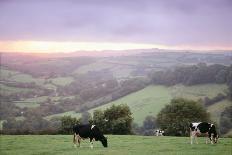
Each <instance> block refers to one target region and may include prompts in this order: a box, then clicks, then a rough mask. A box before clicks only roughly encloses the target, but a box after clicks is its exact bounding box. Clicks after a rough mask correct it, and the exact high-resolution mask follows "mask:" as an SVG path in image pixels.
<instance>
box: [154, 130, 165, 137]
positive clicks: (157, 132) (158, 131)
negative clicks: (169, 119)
mask: <svg viewBox="0 0 232 155" xmlns="http://www.w3.org/2000/svg"><path fill="white" fill-rule="evenodd" d="M163 134H164V130H160V129H157V130H155V135H156V136H163Z"/></svg>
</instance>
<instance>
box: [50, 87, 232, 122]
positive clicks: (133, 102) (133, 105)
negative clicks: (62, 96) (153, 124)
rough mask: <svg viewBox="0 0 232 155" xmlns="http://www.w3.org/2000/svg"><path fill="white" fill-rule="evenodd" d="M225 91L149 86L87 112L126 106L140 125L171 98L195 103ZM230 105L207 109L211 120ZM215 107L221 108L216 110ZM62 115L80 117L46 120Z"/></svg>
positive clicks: (219, 88)
mask: <svg viewBox="0 0 232 155" xmlns="http://www.w3.org/2000/svg"><path fill="white" fill-rule="evenodd" d="M226 90H227V86H226V85H223V84H222V85H220V84H206V85H197V86H183V85H175V86H172V87H165V86H161V85H151V86H148V87H146V88H144V89H142V90H139V91H137V92H134V93H131V94H129V95H127V96H124V97H122V98H120V99H118V100H115V101H113V102H110V103H107V104H105V105H102V106H99V107H97V108H93V109H91V110H89V112H90V113H91V114H92V113H93V111H94V110H97V109H106V108H108V107H110V106H111V105H113V104H115V105H119V104H127V105H128V106H129V107H130V109H131V111H132V113H133V117H134V121H135V122H136V123H138V124H140V125H141V124H142V122H143V120H144V118H145V117H146V116H147V115H153V116H156V115H157V113H158V112H159V111H160V110H161V109H162V108H163V107H164V106H165V105H166V104H168V103H170V100H171V99H172V98H176V97H185V98H187V99H193V100H196V101H197V100H199V99H203V98H204V97H210V98H212V97H215V96H216V95H217V94H218V93H221V92H225V91H226ZM231 104H232V103H231V101H228V100H223V101H221V102H218V103H216V104H214V105H212V106H210V107H208V111H209V112H210V113H211V114H212V118H213V120H215V121H217V122H218V120H217V119H218V118H219V115H220V113H221V112H222V111H223V110H224V108H225V107H227V106H229V105H231ZM217 106H222V107H221V108H219V109H218V108H217ZM215 112H216V113H215ZM64 115H71V116H73V117H76V116H80V115H81V114H80V113H79V114H78V113H75V112H73V111H70V112H66V113H62V114H58V115H51V116H49V117H47V118H50V119H51V118H52V117H57V116H64Z"/></svg>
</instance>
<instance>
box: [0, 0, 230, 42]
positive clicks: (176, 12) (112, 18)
mask: <svg viewBox="0 0 232 155" xmlns="http://www.w3.org/2000/svg"><path fill="white" fill-rule="evenodd" d="M0 10H1V14H0V34H1V35H0V40H45V41H94V42H135V43H149V44H152V43H154V44H167V45H196V46H197V45H210V44H220V45H228V44H231V43H232V32H231V27H232V21H231V20H230V19H232V3H231V1H230V0H204V1H202V0H194V1H187V0H133V1H131V0H122V1H115V0H94V1H93V0H82V1H81V0H67V1H64V0H63V1H62V0H41V1H35V0H21V1H17V0H9V1H6V0H2V1H0Z"/></svg>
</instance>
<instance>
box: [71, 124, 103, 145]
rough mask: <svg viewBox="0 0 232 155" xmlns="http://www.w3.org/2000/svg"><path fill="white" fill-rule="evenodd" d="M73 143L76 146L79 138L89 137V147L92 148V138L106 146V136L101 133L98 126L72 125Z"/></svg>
mask: <svg viewBox="0 0 232 155" xmlns="http://www.w3.org/2000/svg"><path fill="white" fill-rule="evenodd" d="M73 132H74V136H73V143H74V147H76V143H77V141H78V144H79V147H80V143H81V139H86V138H89V139H90V147H91V148H93V140H95V141H101V143H102V145H103V146H104V147H107V138H106V137H104V135H103V134H102V133H101V131H100V130H99V128H98V127H97V126H96V125H90V124H87V125H75V126H74V127H73Z"/></svg>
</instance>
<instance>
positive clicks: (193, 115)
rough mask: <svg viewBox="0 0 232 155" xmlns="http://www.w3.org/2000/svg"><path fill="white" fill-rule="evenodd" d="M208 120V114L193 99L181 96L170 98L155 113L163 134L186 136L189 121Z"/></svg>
mask: <svg viewBox="0 0 232 155" xmlns="http://www.w3.org/2000/svg"><path fill="white" fill-rule="evenodd" d="M203 121H209V114H208V113H207V112H206V109H204V108H203V106H202V105H201V104H199V103H197V102H195V101H191V100H186V99H182V98H178V99H172V100H171V103H170V104H168V105H166V106H165V107H164V108H163V109H162V110H161V111H160V112H159V114H158V115H157V123H158V125H159V126H160V128H161V129H163V130H164V131H165V134H167V135H170V136H186V135H188V134H189V124H190V123H191V122H203Z"/></svg>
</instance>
